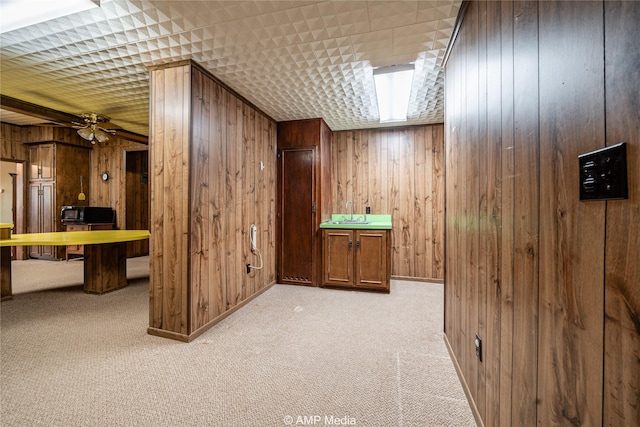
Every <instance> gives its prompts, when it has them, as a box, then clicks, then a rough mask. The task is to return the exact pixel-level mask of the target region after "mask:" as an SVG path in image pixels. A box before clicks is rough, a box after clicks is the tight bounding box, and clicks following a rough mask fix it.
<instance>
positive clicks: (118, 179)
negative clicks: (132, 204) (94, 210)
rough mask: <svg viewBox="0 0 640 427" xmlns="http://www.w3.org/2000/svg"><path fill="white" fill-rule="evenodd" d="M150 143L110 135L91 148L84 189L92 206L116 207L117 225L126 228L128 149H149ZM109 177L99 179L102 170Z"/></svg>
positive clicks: (129, 150)
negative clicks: (88, 188) (105, 179)
mask: <svg viewBox="0 0 640 427" xmlns="http://www.w3.org/2000/svg"><path fill="white" fill-rule="evenodd" d="M148 150H149V146H148V145H146V144H141V143H139V142H134V141H129V140H127V139H124V138H121V137H118V136H117V135H116V136H113V137H110V138H109V141H107V142H104V143H101V144H96V145H94V146H93V150H92V152H91V172H90V178H89V183H90V186H91V187H90V188H91V191H90V192H88V193H87V195H88V200H89V204H90V205H92V206H108V207H111V208H113V209H115V211H116V225H117V227H118V228H119V229H121V230H125V229H126V228H127V153H128V152H132V151H148ZM105 171H106V172H108V173H109V180H108V181H106V182H104V181H102V178H101V176H102V172H105Z"/></svg>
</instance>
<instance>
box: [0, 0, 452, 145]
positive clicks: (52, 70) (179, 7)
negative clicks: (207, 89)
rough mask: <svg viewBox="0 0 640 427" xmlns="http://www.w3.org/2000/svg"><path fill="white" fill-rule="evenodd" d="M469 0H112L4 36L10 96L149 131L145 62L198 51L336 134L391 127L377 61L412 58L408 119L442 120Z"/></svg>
mask: <svg viewBox="0 0 640 427" xmlns="http://www.w3.org/2000/svg"><path fill="white" fill-rule="evenodd" d="M31 1H32V2H33V1H34V0H31ZM37 1H38V0H36V2H37ZM40 1H50V0H40ZM25 3H26V4H28V3H27V2H25ZM460 3H461V2H460V1H451V0H445V1H398V2H390V1H166V0H143V1H139V0H135V1H129V0H102V2H101V7H100V8H97V9H92V10H88V11H85V12H81V13H77V14H74V15H70V16H66V17H62V18H58V19H55V20H51V21H48V22H44V23H41V24H36V25H32V26H30V27H27V28H22V29H18V30H14V31H10V32H7V33H3V34H0V73H1V74H0V93H2V94H3V95H6V96H10V97H13V98H17V99H20V100H23V101H27V102H30V103H33V104H37V105H41V106H45V107H48V108H52V109H56V110H60V111H63V112H66V113H71V114H80V113H83V112H90V111H93V112H97V113H100V114H104V115H107V116H109V117H111V119H112V122H114V123H117V124H118V125H120V126H122V127H123V128H125V129H127V130H129V131H132V132H137V133H140V134H144V135H148V123H149V79H148V71H147V68H146V67H148V66H151V65H158V64H162V63H169V62H173V61H179V60H184V59H193V60H195V61H196V62H198V63H199V64H200V65H202V66H203V67H204V68H206V69H207V70H209V71H210V72H211V73H212V74H213V75H215V76H216V77H218V78H219V79H220V80H222V81H223V82H225V83H226V84H227V85H228V86H230V87H231V88H233V89H234V90H235V91H237V92H238V93H239V94H241V95H242V96H244V97H245V98H246V99H248V100H249V101H250V102H252V103H253V104H254V105H256V106H257V107H258V108H260V109H261V110H262V111H264V112H265V113H266V114H268V115H269V116H271V117H272V118H273V119H275V120H276V121H283V120H297V119H304V118H313V117H322V118H324V119H325V120H326V122H327V124H328V125H329V127H331V129H332V130H334V131H335V130H345V129H360V128H372V127H379V126H381V125H380V124H379V123H378V112H377V107H376V100H375V95H374V93H375V92H374V88H373V67H379V66H385V65H393V64H403V63H409V62H412V63H415V66H416V75H415V77H414V84H413V92H412V95H411V101H410V106H409V121H408V122H407V124H427V123H441V122H443V120H444V119H443V111H444V99H443V94H444V84H443V83H444V82H443V80H444V70H443V69H442V68H441V64H442V60H443V56H444V52H445V49H446V46H447V43H448V41H449V38H450V36H451V33H452V30H453V26H454V23H455V19H456V15H457V13H458V9H459V7H460ZM25 7H28V6H26V5H25ZM29 7H37V6H33V5H32V6H29ZM12 117H14V116H13V115H11V114H7V113H6V112H3V113H2V115H1V116H0V120H2V121H6V122H10V123H11V119H12ZM14 120H17V119H15V118H14ZM19 124H24V122H22V123H19Z"/></svg>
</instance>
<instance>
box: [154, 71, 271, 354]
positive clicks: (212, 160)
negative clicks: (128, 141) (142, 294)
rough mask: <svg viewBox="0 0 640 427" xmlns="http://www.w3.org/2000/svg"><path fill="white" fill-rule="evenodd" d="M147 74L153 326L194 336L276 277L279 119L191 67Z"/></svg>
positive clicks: (158, 332)
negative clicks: (253, 232) (252, 234)
mask: <svg viewBox="0 0 640 427" xmlns="http://www.w3.org/2000/svg"><path fill="white" fill-rule="evenodd" d="M151 79H152V94H153V97H152V104H151V112H152V114H151V117H152V120H151V126H152V127H151V132H152V139H151V146H150V149H151V165H150V169H151V170H152V171H153V175H154V178H153V182H152V183H153V186H152V192H151V198H152V203H151V205H152V224H153V229H152V239H151V270H152V272H153V276H152V280H151V298H150V319H149V321H150V328H149V332H150V333H152V334H156V335H163V336H168V337H172V338H176V339H180V340H185V341H189V340H191V339H193V338H195V337H197V336H198V335H199V334H200V333H202V332H203V331H204V330H206V329H208V328H209V327H210V326H211V325H213V324H214V323H215V322H217V321H218V320H220V319H221V318H222V317H224V316H225V315H227V314H228V313H229V312H230V311H231V310H233V309H236V308H238V307H239V306H240V305H241V304H243V303H244V302H246V301H247V300H249V299H250V298H252V297H253V296H255V295H256V294H257V293H259V292H261V291H263V290H264V289H266V288H267V287H268V286H269V285H271V284H273V283H274V282H275V233H274V226H275V225H274V220H275V196H276V188H275V186H276V180H275V173H276V166H275V122H274V121H273V120H272V119H270V118H268V117H267V116H265V115H264V114H263V113H261V112H260V111H258V110H257V109H256V108H255V107H253V106H252V105H250V104H248V103H247V102H246V101H245V100H244V99H243V98H241V97H239V96H238V95H236V94H235V93H233V92H231V91H230V90H229V89H228V88H226V87H225V86H224V85H222V84H221V83H220V82H218V81H217V80H216V79H215V78H214V77H213V76H211V75H210V74H209V73H208V72H206V71H205V70H203V69H201V68H200V67H199V66H198V65H197V64H195V63H192V62H187V63H181V64H174V65H169V66H167V67H166V68H158V69H154V70H152V71H151ZM178 216H179V218H178ZM169 223H171V224H169ZM251 224H255V225H256V227H257V230H258V237H257V246H258V249H259V250H260V251H261V253H262V257H263V258H262V263H263V267H262V269H261V270H257V269H252V270H251V272H250V273H249V274H247V272H246V265H247V264H251V265H252V266H256V267H258V266H260V259H259V255H258V254H257V253H253V252H252V251H251V250H250V242H249V229H250V225H251ZM176 260H178V262H176ZM169 263H171V264H172V265H168V264H169ZM160 264H162V265H163V267H162V268H160V267H159V265H160ZM175 264H180V265H177V266H176V265H175Z"/></svg>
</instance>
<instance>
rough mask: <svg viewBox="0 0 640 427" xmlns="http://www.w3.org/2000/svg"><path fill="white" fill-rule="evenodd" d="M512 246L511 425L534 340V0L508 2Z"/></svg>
mask: <svg viewBox="0 0 640 427" xmlns="http://www.w3.org/2000/svg"><path fill="white" fill-rule="evenodd" d="M513 15H514V17H516V18H515V21H514V27H513V52H514V61H513V64H514V66H513V74H514V85H513V86H514V94H513V110H514V118H513V120H514V141H513V152H514V168H515V171H516V172H515V176H514V187H515V188H516V189H517V190H516V194H515V198H514V202H515V204H514V212H513V224H514V236H513V238H514V247H513V275H514V277H513V305H514V311H513V329H514V334H515V336H514V346H513V370H512V400H513V413H512V422H513V424H514V425H527V424H528V423H535V419H536V381H537V375H536V374H537V373H536V371H535V370H534V369H531V367H532V366H535V365H536V359H537V354H536V353H537V352H536V349H537V340H538V319H537V313H538V301H537V297H538V294H537V291H538V274H539V271H538V266H539V258H540V255H539V249H538V245H539V225H538V222H539V215H540V214H539V198H540V195H539V191H540V190H539V187H540V183H539V179H540V176H539V167H540V166H539V146H538V140H539V135H538V103H537V100H538V85H537V81H538V58H537V55H538V52H537V50H538V46H537V44H536V41H537V39H538V2H537V1H527V2H519V1H518V2H514V8H513Z"/></svg>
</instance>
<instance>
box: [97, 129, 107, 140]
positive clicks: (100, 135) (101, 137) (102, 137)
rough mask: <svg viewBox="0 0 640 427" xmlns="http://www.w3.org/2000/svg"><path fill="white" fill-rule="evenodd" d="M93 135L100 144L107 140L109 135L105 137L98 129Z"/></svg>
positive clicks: (105, 134) (104, 133)
mask: <svg viewBox="0 0 640 427" xmlns="http://www.w3.org/2000/svg"><path fill="white" fill-rule="evenodd" d="M95 135H96V139H97V140H98V142H99V143H101V144H102V143H104V142H107V141H108V140H109V135H107V133H106V132H103V131H101V130H100V129H96V133H95Z"/></svg>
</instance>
